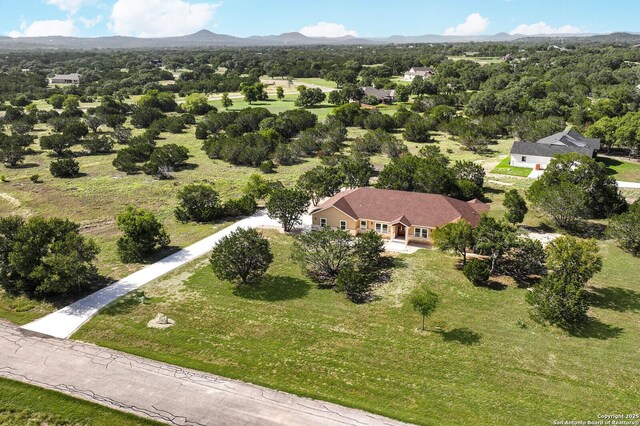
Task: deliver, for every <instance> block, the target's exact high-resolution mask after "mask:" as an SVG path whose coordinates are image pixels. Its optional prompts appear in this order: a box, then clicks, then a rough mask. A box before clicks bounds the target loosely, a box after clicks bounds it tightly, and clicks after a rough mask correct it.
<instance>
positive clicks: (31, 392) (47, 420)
mask: <svg viewBox="0 0 640 426" xmlns="http://www.w3.org/2000/svg"><path fill="white" fill-rule="evenodd" d="M0 424H2V425H16V426H18V425H33V426H35V425H42V426H63V425H91V426H120V425H122V426H127V425H131V426H133V425H149V426H151V425H159V424H160V423H156V422H153V421H151V420H146V419H143V418H141V417H136V416H134V415H131V414H127V413H122V412H120V411H116V410H111V409H109V408H106V407H103V406H100V405H98V404H93V403H91V402H87V401H83V400H81V399H76V398H72V397H70V396H67V395H64V394H62V393H59V392H54V391H51V390H47V389H41V388H39V387H36V386H31V385H28V384H25V383H21V382H15V381H13V380H7V379H3V378H0Z"/></svg>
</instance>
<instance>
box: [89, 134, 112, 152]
mask: <svg viewBox="0 0 640 426" xmlns="http://www.w3.org/2000/svg"><path fill="white" fill-rule="evenodd" d="M82 147H83V148H84V149H85V150H86V151H87V152H88V153H89V154H108V153H110V152H111V151H113V140H112V139H111V138H110V137H108V136H104V135H103V136H99V135H92V136H91V137H89V138H88V139H85V140H84V141H83V142H82Z"/></svg>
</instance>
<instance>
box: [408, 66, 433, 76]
mask: <svg viewBox="0 0 640 426" xmlns="http://www.w3.org/2000/svg"><path fill="white" fill-rule="evenodd" d="M435 73H436V71H435V70H434V69H433V68H431V67H412V68H411V69H410V70H409V71H407V72H406V73H405V74H413V75H420V76H423V77H424V76H426V75H427V74H428V75H433V74H435Z"/></svg>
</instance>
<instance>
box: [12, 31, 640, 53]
mask: <svg viewBox="0 0 640 426" xmlns="http://www.w3.org/2000/svg"><path fill="white" fill-rule="evenodd" d="M567 39H570V40H571V41H572V42H583V43H584V42H591V43H616V44H621V43H622V44H637V43H640V34H633V33H624V32H620V33H610V34H584V33H582V34H563V35H553V36H549V35H536V36H525V35H521V34H507V33H498V34H494V35H479V36H446V35H437V34H425V35H420V36H402V35H394V36H391V37H386V38H375V39H365V38H359V37H351V36H346V37H338V38H326V37H307V36H305V35H304V34H301V33H299V32H290V33H284V34H279V35H269V36H251V37H235V36H231V35H226V34H216V33H213V32H211V31H208V30H201V31H198V32H197V33H194V34H189V35H185V36H179V37H162V38H140V37H122V36H107V37H62V36H52V37H20V38H11V37H4V36H0V49H168V48H199V47H200V48H202V47H240V46H310V45H336V46H339V45H356V46H357V45H375V44H419V43H467V42H515V41H517V42H525V43H526V42H540V41H547V40H548V41H553V40H555V41H558V40H567Z"/></svg>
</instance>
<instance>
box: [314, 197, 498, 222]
mask: <svg viewBox="0 0 640 426" xmlns="http://www.w3.org/2000/svg"><path fill="white" fill-rule="evenodd" d="M331 207H335V208H336V209H338V210H340V211H342V212H343V213H344V214H346V215H348V216H350V217H352V218H353V219H367V220H373V221H379V222H388V223H391V224H394V223H402V224H403V225H406V226H424V227H429V228H435V227H438V226H443V225H446V224H447V223H450V222H454V221H456V220H459V219H464V220H466V221H467V222H469V223H470V224H471V225H473V226H475V225H477V224H478V221H479V220H480V216H481V214H482V213H483V212H486V211H487V210H489V206H488V205H486V204H485V203H483V202H481V201H478V200H472V201H469V202H466V201H461V200H457V199H455V198H451V197H447V196H444V195H439V194H425V193H421V192H407V191H395V190H391V189H378V188H356V189H350V190H347V191H342V192H340V193H338V194H336V195H334V196H333V197H331V198H329V199H328V200H327V201H325V202H324V203H322V204H320V205H319V206H318V207H316V208H315V209H314V210H313V211H312V212H311V213H319V212H321V211H322V210H326V209H328V208H331Z"/></svg>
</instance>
